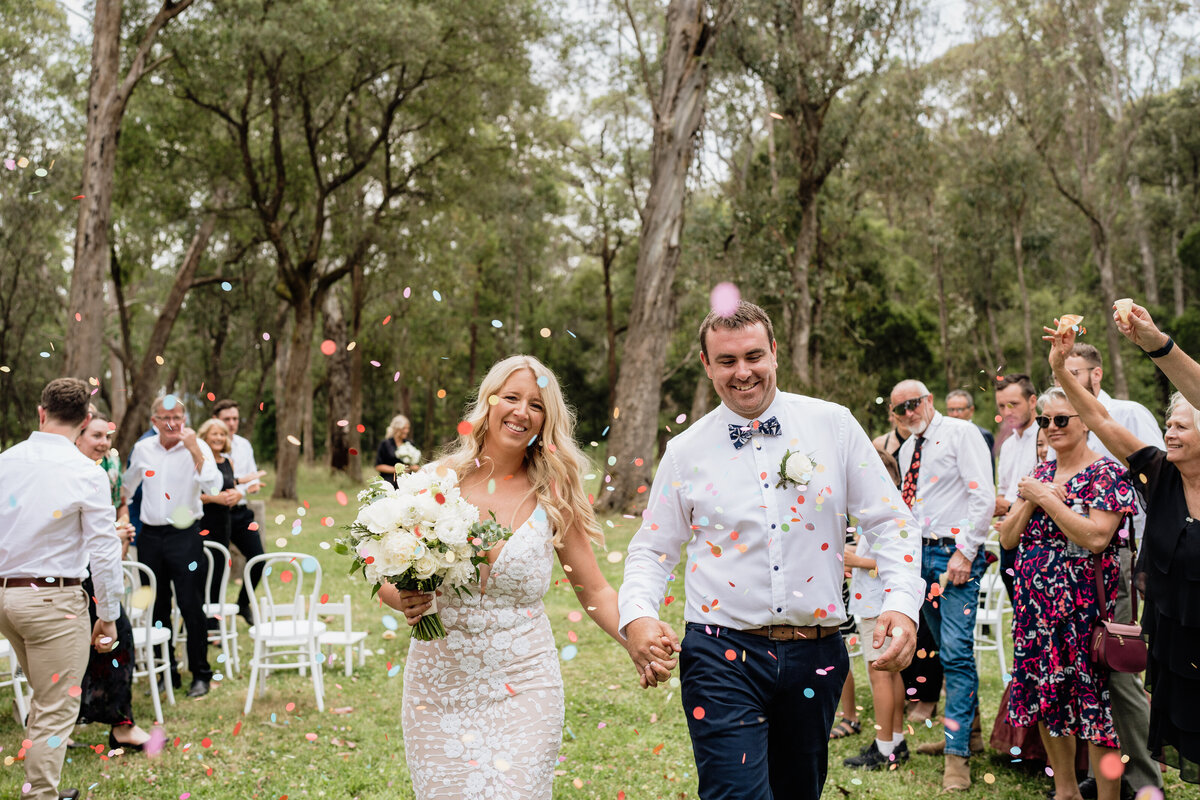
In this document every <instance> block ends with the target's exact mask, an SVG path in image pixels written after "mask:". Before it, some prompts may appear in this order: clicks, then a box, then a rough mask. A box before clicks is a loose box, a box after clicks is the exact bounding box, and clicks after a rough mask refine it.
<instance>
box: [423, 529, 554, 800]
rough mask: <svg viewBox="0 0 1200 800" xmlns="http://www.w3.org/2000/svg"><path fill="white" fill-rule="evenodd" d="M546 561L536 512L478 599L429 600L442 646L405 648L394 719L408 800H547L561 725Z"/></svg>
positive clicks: (549, 549) (550, 548)
mask: <svg viewBox="0 0 1200 800" xmlns="http://www.w3.org/2000/svg"><path fill="white" fill-rule="evenodd" d="M553 558H554V545H553V543H552V534H551V531H550V523H549V521H548V519H547V518H546V514H545V512H544V511H543V510H542V509H541V508H538V509H537V510H535V511H534V513H533V515H532V516H531V517H530V518H529V520H528V521H527V522H526V523H525V524H524V525H522V526H521V527H520V528H518V529H517V530H516V531H515V532H514V533H513V536H512V538H511V539H509V540H508V542H507V543H505V545H504V549H503V550H501V552H500V555H499V556H498V557H497V559H496V563H495V564H493V565H492V568H491V574H490V576H489V577H488V579H487V585H486V590H485V591H486V594H484V595H482V596H480V595H479V594H473V595H471V596H470V597H462V598H460V597H458V596H456V595H455V593H454V592H446V593H445V594H443V595H442V596H441V597H439V598H438V609H439V612H440V614H441V617H442V622H443V623H444V624H445V626H446V631H447V636H446V638H445V639H440V640H438V641H433V642H421V641H417V640H416V639H413V640H412V644H411V645H409V651H408V663H407V665H406V666H405V668H404V707H403V716H402V720H403V724H404V749H405V751H406V753H407V757H408V768H409V771H410V772H411V773H412V780H413V787H414V789H415V791H416V796H417V800H427V799H430V798H467V797H469V798H505V800H508V799H509V798H545V799H546V800H549V798H550V795H551V790H552V788H553V785H552V784H553V779H554V765H555V763H556V760H557V758H558V750H559V746H560V745H561V743H562V725H563V685H562V675H561V673H560V672H559V668H558V651H557V649H556V648H555V645H554V637H553V635H552V634H551V632H550V620H549V619H548V618H547V617H546V609H545V606H544V605H543V604H542V598H543V597H544V596H545V594H546V592H547V591H548V590H549V588H550V575H551V569H552V566H553Z"/></svg>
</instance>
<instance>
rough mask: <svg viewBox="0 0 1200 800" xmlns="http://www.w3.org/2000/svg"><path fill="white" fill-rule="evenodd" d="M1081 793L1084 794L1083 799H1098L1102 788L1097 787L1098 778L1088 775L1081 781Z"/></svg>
mask: <svg viewBox="0 0 1200 800" xmlns="http://www.w3.org/2000/svg"><path fill="white" fill-rule="evenodd" d="M1079 794H1081V795H1083V800H1096V797H1097V796H1098V795H1099V794H1100V790H1099V789H1098V788H1097V787H1096V779H1095V778H1093V777H1091V776H1088V777H1086V778H1084V779H1083V780H1081V781H1080V782H1079Z"/></svg>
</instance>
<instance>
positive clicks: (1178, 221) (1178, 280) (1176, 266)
mask: <svg viewBox="0 0 1200 800" xmlns="http://www.w3.org/2000/svg"><path fill="white" fill-rule="evenodd" d="M1171 155H1172V156H1174V158H1172V162H1174V163H1178V161H1179V137H1178V136H1177V135H1176V134H1175V132H1174V131H1172V132H1171ZM1167 195H1168V196H1169V197H1170V198H1171V202H1172V205H1173V207H1174V211H1175V213H1174V217H1173V219H1172V221H1171V293H1172V295H1173V297H1172V300H1173V301H1174V306H1175V307H1174V311H1175V316H1176V317H1182V316H1183V311H1184V302H1183V299H1184V298H1183V260H1182V259H1181V258H1180V257H1179V245H1180V244H1182V243H1183V228H1184V216H1183V193H1182V192H1181V191H1180V190H1179V170H1177V169H1172V170H1171V183H1170V184H1169V185H1168V186H1167Z"/></svg>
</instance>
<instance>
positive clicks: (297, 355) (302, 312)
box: [272, 295, 316, 500]
mask: <svg viewBox="0 0 1200 800" xmlns="http://www.w3.org/2000/svg"><path fill="white" fill-rule="evenodd" d="M291 310H292V314H291V316H292V325H291V328H292V331H291V335H290V336H289V337H288V338H287V344H286V351H285V352H284V353H281V356H282V360H281V361H280V365H281V369H280V371H279V372H280V376H281V380H280V381H279V382H278V384H279V389H280V390H279V391H278V392H276V395H275V410H276V433H275V444H276V447H277V448H278V450H277V451H276V455H275V472H276V481H275V492H274V493H273V494H272V497H274V498H275V499H277V500H279V499H285V500H295V499H296V497H297V495H296V469H297V467H298V466H299V465H300V445H299V444H293V443H292V442H290V441H288V437H289V436H290V437H292V438H293V439H294V440H296V441H297V442H299V441H301V440H300V437H301V436H303V435H304V395H303V392H304V385H305V379H306V378H307V376H308V369H309V362H310V360H311V356H312V337H313V328H314V326H315V324H316V320H314V319H313V316H314V309H313V303H312V298H311V297H310V296H309V295H302V296H300V297H295V298H293V299H292V302H291Z"/></svg>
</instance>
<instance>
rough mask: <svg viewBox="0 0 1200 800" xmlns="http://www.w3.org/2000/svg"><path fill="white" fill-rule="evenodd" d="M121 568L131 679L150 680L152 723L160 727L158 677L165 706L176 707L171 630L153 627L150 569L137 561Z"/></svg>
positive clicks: (154, 594) (154, 587) (155, 590)
mask: <svg viewBox="0 0 1200 800" xmlns="http://www.w3.org/2000/svg"><path fill="white" fill-rule="evenodd" d="M121 567H122V568H123V570H124V572H125V592H124V595H123V597H122V603H121V605H123V606H124V607H125V614H126V615H127V616H128V617H129V621H130V624H132V625H133V678H134V680H137V679H138V678H147V679H149V681H150V701H151V703H152V704H153V705H154V719H155V722H156V723H157V724H159V725H161V724H162V721H163V713H162V700H161V699H160V697H159V685H158V679H157V676H159V675H161V676H162V681H163V684H164V685H165V687H166V691H167V702H168V703H170V704H171V705H175V692H174V687H173V686H172V685H171V656H170V647H171V629H170V628H168V627H156V626H155V624H154V598H155V597H157V596H158V581H157V580H156V579H155V577H154V573H153V572H152V571H151V570H150V568H149V567H147V566H146V565H145V564H142V563H140V562H137V561H123V562H121Z"/></svg>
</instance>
